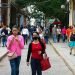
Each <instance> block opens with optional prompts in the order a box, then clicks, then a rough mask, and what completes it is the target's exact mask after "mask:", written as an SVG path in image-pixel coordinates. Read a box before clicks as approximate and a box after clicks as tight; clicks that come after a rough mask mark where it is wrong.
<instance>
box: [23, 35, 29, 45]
mask: <svg viewBox="0 0 75 75" xmlns="http://www.w3.org/2000/svg"><path fill="white" fill-rule="evenodd" d="M23 38H24V44H25V43H26V44H27V41H28V35H24V34H23Z"/></svg>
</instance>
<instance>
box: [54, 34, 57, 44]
mask: <svg viewBox="0 0 75 75" xmlns="http://www.w3.org/2000/svg"><path fill="white" fill-rule="evenodd" d="M53 41H54V43H56V42H57V35H56V34H53Z"/></svg>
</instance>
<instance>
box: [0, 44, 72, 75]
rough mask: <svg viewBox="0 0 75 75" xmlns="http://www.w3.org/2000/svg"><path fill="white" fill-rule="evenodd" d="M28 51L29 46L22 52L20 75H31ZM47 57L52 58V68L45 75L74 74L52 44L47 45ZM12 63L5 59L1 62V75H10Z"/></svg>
mask: <svg viewBox="0 0 75 75" xmlns="http://www.w3.org/2000/svg"><path fill="white" fill-rule="evenodd" d="M5 50H6V49H5ZM27 51H28V45H26V46H25V48H24V49H23V51H22V59H21V64H20V75H31V68H30V66H27V65H26V56H27ZM46 52H47V55H48V56H49V58H50V62H51V65H52V67H51V68H50V69H48V70H47V71H44V72H43V75H73V73H72V72H71V71H70V70H69V68H68V67H67V66H66V64H65V63H64V61H63V60H62V59H61V57H60V56H59V55H58V54H57V53H56V52H55V51H54V49H53V47H52V46H51V45H50V44H47V49H46ZM10 71H11V69H10V63H9V61H8V58H7V57H5V58H4V59H3V60H2V61H1V62H0V75H10Z"/></svg>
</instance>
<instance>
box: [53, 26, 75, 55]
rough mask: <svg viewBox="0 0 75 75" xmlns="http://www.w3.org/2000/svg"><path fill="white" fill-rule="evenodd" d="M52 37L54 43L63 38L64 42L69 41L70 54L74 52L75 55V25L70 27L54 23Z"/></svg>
mask: <svg viewBox="0 0 75 75" xmlns="http://www.w3.org/2000/svg"><path fill="white" fill-rule="evenodd" d="M52 38H53V42H54V43H60V41H61V40H62V43H64V42H67V43H68V46H69V47H70V55H71V54H73V52H74V56H75V26H69V27H68V28H66V27H65V26H64V27H63V28H61V27H60V26H58V27H56V25H54V27H53V28H52ZM73 50H74V51H73Z"/></svg>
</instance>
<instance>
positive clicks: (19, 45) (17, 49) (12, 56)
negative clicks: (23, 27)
mask: <svg viewBox="0 0 75 75" xmlns="http://www.w3.org/2000/svg"><path fill="white" fill-rule="evenodd" d="M12 33H13V34H12V35H10V36H9V37H8V39H7V49H8V58H9V61H10V66H11V75H19V65H20V61H21V49H23V48H24V39H23V37H22V36H21V35H18V27H17V26H14V27H13V28H12Z"/></svg>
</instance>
